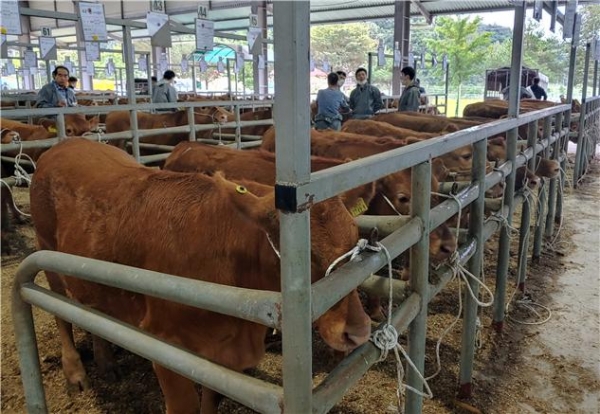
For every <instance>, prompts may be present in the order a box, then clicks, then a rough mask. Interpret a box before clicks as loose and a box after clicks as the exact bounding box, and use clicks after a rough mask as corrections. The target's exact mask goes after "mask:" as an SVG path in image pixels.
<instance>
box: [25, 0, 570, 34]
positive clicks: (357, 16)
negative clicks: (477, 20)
mask: <svg viewBox="0 0 600 414" xmlns="http://www.w3.org/2000/svg"><path fill="white" fill-rule="evenodd" d="M514 1H515V0H472V1H462V0H422V1H417V0H413V1H411V6H410V13H411V16H420V15H422V12H423V11H424V12H425V13H427V14H429V15H430V16H431V17H435V16H440V15H447V14H460V13H477V12H489V11H501V10H512V9H514V4H513V3H514ZM517 1H518V0H517ZM99 2H100V3H102V4H103V5H104V9H105V15H106V17H107V18H113V19H127V20H139V21H143V20H144V18H145V16H146V14H147V12H148V11H149V6H150V2H149V1H123V0H121V1H114V0H101V1H99ZM526 2H527V4H528V7H532V6H533V3H534V0H527V1H526ZM251 3H252V2H251V1H249V0H247V1H225V0H221V1H211V2H210V3H209V4H210V8H209V13H208V18H209V19H210V20H213V21H214V22H215V30H217V31H223V32H227V31H234V30H245V29H247V28H248V16H249V14H250V11H251V7H250V5H251ZM395 3H396V2H395V1H394V0H313V1H311V2H310V4H311V23H312V24H325V23H336V22H349V21H367V20H377V19H385V18H392V17H393V16H394V8H395ZM545 3H546V7H549V6H548V3H549V2H545ZM558 3H559V4H560V5H561V6H562V8H563V9H564V4H565V3H566V0H560V1H559V2H558ZM22 4H28V7H29V9H33V10H42V11H50V12H54V11H58V12H63V13H72V14H74V13H75V9H74V2H67V1H54V2H49V1H47V0H30V1H29V2H23V3H22ZM267 4H268V9H270V10H271V11H272V7H273V1H272V0H270V1H268V2H267ZM164 5H165V9H166V10H165V11H166V12H167V13H168V14H169V15H170V16H171V20H173V21H175V22H178V23H181V24H183V25H185V26H187V27H188V28H193V27H194V19H195V18H196V17H197V8H198V4H197V3H196V2H191V1H176V0H166V1H164ZM30 23H31V25H30V27H31V33H32V35H34V36H38V35H39V32H40V30H41V28H42V27H51V28H53V29H58V28H65V29H59V30H53V35H54V36H55V37H64V38H63V39H60V40H62V41H64V42H65V43H73V42H75V41H76V38H75V22H74V21H72V20H62V21H61V20H57V19H53V18H44V17H33V16H32V17H30ZM268 24H269V25H271V24H272V16H271V15H270V13H269V16H268ZM109 31H114V32H120V31H121V28H120V27H119V26H110V25H109ZM144 33H145V30H144V29H142V30H135V32H134V36H135V37H137V36H144ZM116 34H117V35H118V33H116Z"/></svg>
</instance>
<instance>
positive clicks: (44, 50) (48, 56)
mask: <svg viewBox="0 0 600 414" xmlns="http://www.w3.org/2000/svg"><path fill="white" fill-rule="evenodd" d="M39 41H40V55H41V58H42V59H43V60H56V59H57V58H58V57H57V55H56V39H55V38H53V37H40V38H39Z"/></svg>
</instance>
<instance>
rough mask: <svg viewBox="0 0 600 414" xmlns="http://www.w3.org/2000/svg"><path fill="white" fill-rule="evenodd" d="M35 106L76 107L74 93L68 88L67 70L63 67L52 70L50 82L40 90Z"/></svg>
mask: <svg viewBox="0 0 600 414" xmlns="http://www.w3.org/2000/svg"><path fill="white" fill-rule="evenodd" d="M35 106H36V108H58V107H66V106H77V98H75V92H74V91H73V89H71V88H69V69H67V68H66V67H64V66H57V67H56V68H54V70H53V71H52V81H51V82H50V83H48V84H47V85H44V86H43V87H42V89H40V91H39V92H38V94H37V97H36V100H35Z"/></svg>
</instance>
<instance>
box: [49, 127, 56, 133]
mask: <svg viewBox="0 0 600 414" xmlns="http://www.w3.org/2000/svg"><path fill="white" fill-rule="evenodd" d="M48 132H52V133H53V134H56V133H57V132H58V129H56V127H53V126H49V127H48Z"/></svg>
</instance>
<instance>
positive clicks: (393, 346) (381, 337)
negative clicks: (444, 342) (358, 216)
mask: <svg viewBox="0 0 600 414" xmlns="http://www.w3.org/2000/svg"><path fill="white" fill-rule="evenodd" d="M361 240H364V239H361ZM359 242H360V241H359ZM365 242H366V240H365ZM366 248H369V249H370V250H373V251H383V252H384V253H385V256H386V258H387V262H388V282H389V283H388V285H389V289H388V293H389V295H388V309H387V321H386V323H385V324H384V325H383V326H382V327H381V328H380V329H378V330H376V331H375V332H373V333H372V334H371V338H370V341H371V342H373V344H374V345H375V346H376V347H377V348H379V349H380V350H381V355H380V356H379V359H378V362H380V361H383V360H385V359H386V358H387V356H388V353H389V351H390V350H394V355H395V356H396V372H397V380H398V388H397V389H396V397H397V398H398V408H399V409H400V411H401V412H404V407H403V406H402V399H403V398H404V391H405V389H408V390H410V391H412V392H414V393H415V394H418V395H420V396H422V397H425V398H429V399H431V398H433V393H432V392H431V388H429V384H427V380H426V379H425V378H424V377H423V375H422V374H421V372H419V370H418V369H417V367H416V366H415V364H414V363H413V362H412V360H411V359H410V357H409V356H408V354H407V353H406V351H405V350H404V348H403V347H402V345H400V343H399V342H398V331H396V328H395V327H394V325H392V307H393V304H394V303H393V293H394V292H393V285H392V278H393V276H392V258H391V256H390V252H389V251H388V250H387V249H386V248H385V246H384V245H383V244H381V243H379V242H377V246H371V245H367V246H366ZM350 260H352V259H350ZM400 353H402V355H403V356H404V358H405V359H406V362H407V363H408V365H409V366H410V367H411V368H412V369H413V370H414V372H415V373H416V374H417V376H418V377H419V378H420V379H421V380H422V381H423V385H424V386H425V390H426V392H425V393H423V392H422V391H419V390H417V389H416V388H414V387H411V386H410V385H408V384H404V383H403V382H402V380H403V379H404V367H403V366H402V361H401V360H400Z"/></svg>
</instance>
